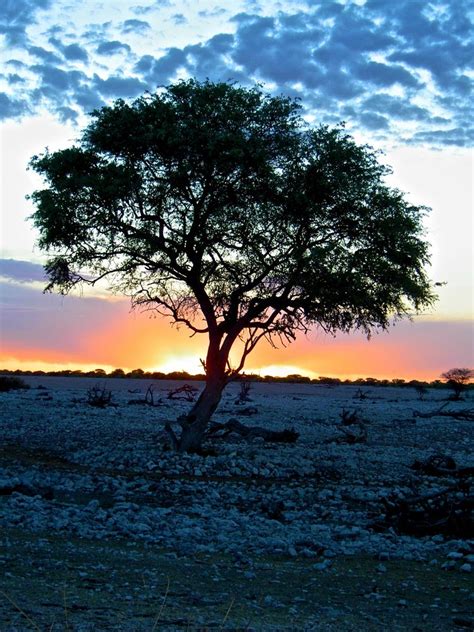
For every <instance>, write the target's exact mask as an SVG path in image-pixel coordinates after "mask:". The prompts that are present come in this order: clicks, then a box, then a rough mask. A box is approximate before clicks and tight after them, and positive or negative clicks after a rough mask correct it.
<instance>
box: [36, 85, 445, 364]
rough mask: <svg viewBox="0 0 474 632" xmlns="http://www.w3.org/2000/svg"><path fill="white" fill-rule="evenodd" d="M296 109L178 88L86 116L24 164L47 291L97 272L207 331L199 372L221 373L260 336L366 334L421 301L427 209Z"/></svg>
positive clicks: (227, 91) (425, 285)
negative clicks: (40, 181) (235, 348)
mask: <svg viewBox="0 0 474 632" xmlns="http://www.w3.org/2000/svg"><path fill="white" fill-rule="evenodd" d="M299 109H300V106H299V105H298V104H297V103H296V102H295V101H293V100H291V99H289V98H286V97H271V96H268V95H266V94H265V93H263V92H262V91H261V90H260V89H259V88H258V87H256V88H253V89H245V88H241V87H238V86H236V85H233V84H230V83H212V82H209V81H206V82H203V83H200V82H198V81H196V80H189V81H181V82H179V83H176V84H174V85H171V86H168V87H167V88H166V89H163V90H161V91H159V92H158V93H156V94H148V95H145V96H143V97H141V98H139V99H137V100H136V101H134V102H133V103H126V102H124V101H122V100H119V101H117V102H116V103H115V104H114V105H113V106H111V107H105V108H103V109H101V110H100V111H96V112H94V114H93V117H94V120H93V121H92V123H91V124H90V125H89V127H88V128H87V129H86V130H85V131H84V133H83V135H82V137H81V139H80V140H79V143H78V144H77V145H76V146H74V147H71V148H69V149H65V150H62V151H56V152H53V153H51V152H48V151H46V153H45V154H43V155H42V156H36V157H34V158H33V159H32V161H31V165H32V167H33V169H34V170H35V171H37V172H38V173H39V174H41V175H42V176H43V177H44V178H45V180H46V182H47V188H45V189H43V190H39V191H36V192H35V193H34V194H33V195H32V199H33V201H34V203H35V205H36V208H37V210H36V212H35V213H34V215H33V220H34V223H35V226H36V227H37V229H38V230H39V233H40V239H39V245H40V247H41V248H42V249H43V250H46V251H47V252H48V253H49V254H50V257H51V258H50V260H49V262H48V264H47V266H46V270H47V272H48V275H49V278H50V284H49V286H48V289H53V288H57V289H59V291H61V292H68V291H70V290H71V289H72V288H73V287H74V286H75V285H77V284H78V283H89V284H94V283H96V282H97V281H98V280H99V279H102V278H107V279H108V283H109V286H110V288H112V289H113V290H115V291H117V292H125V293H128V294H129V295H130V296H131V298H132V302H133V304H134V305H135V306H140V307H142V308H144V309H153V310H157V311H158V312H160V313H163V314H167V315H169V316H171V318H172V320H173V321H174V322H176V323H184V324H185V325H186V326H187V327H189V328H190V329H191V330H192V332H194V333H207V334H208V335H209V339H210V345H209V350H208V355H207V358H206V366H205V368H206V372H207V374H208V375H209V372H210V371H214V370H216V371H217V372H219V373H222V372H223V371H224V370H225V371H227V375H228V376H230V375H233V374H235V373H237V372H238V371H239V370H240V369H241V368H242V367H243V365H244V362H245V359H246V357H247V355H248V354H249V353H250V352H251V351H252V349H253V348H254V347H255V345H256V344H257V342H258V341H259V340H260V339H261V338H263V337H265V338H267V339H268V340H269V341H270V342H272V343H274V342H278V340H280V341H282V342H283V343H286V342H288V341H291V340H292V339H293V338H294V337H295V333H296V331H298V330H301V331H307V329H308V328H309V327H310V326H312V325H318V326H320V327H322V328H323V329H325V330H326V331H329V332H335V331H337V330H342V331H349V330H351V329H353V328H360V329H362V330H364V331H365V332H366V333H367V334H369V333H370V332H371V331H372V330H373V329H374V328H377V327H381V328H386V327H387V326H388V325H389V323H390V321H391V319H392V317H394V316H395V317H397V316H398V317H401V316H404V315H407V314H410V313H411V312H412V311H417V310H420V309H422V308H424V307H426V306H429V305H430V304H431V303H432V302H433V300H434V295H433V293H432V291H431V286H430V283H429V280H428V278H427V276H426V273H425V270H424V267H425V265H426V264H427V263H428V260H429V256H428V246H427V244H426V242H425V241H424V239H423V232H422V217H423V214H424V212H425V210H426V209H425V208H424V207H418V206H414V205H411V204H409V203H408V202H407V201H405V200H404V198H403V196H402V194H401V193H400V192H399V191H397V190H394V189H391V188H389V187H387V186H386V184H385V183H384V177H385V175H386V174H387V173H388V169H387V168H386V167H384V166H382V165H381V164H379V162H378V159H377V158H378V157H377V155H376V153H375V152H374V151H372V150H371V149H370V148H369V147H366V146H359V145H357V144H356V143H355V142H354V141H353V140H352V139H351V138H350V137H349V136H348V135H347V134H346V133H345V131H344V129H343V128H342V127H338V128H336V129H329V128H328V127H326V126H321V127H318V128H316V129H310V128H308V127H307V125H306V124H305V122H304V120H303V119H302V118H301V116H300V112H299ZM238 338H240V339H241V341H242V356H241V360H240V362H239V363H238V365H237V366H236V367H234V368H233V369H231V368H230V367H229V366H228V365H227V362H228V357H229V351H230V349H231V347H232V345H233V344H234V343H235V341H236V340H237V339H238ZM226 365H227V369H226V368H225V367H226Z"/></svg>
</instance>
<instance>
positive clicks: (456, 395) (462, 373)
mask: <svg viewBox="0 0 474 632" xmlns="http://www.w3.org/2000/svg"><path fill="white" fill-rule="evenodd" d="M441 377H442V378H443V379H444V380H446V382H447V384H448V386H449V387H450V388H451V389H452V390H453V399H456V400H457V399H461V395H462V393H463V391H464V390H465V389H466V387H467V385H468V384H469V383H470V382H471V381H472V380H474V369H467V368H459V369H449V371H446V372H445V373H442V374H441Z"/></svg>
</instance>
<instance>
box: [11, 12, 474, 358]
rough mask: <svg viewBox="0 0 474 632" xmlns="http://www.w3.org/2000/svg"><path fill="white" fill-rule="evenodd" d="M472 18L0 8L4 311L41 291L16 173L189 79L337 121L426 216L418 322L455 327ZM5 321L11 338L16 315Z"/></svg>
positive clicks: (467, 164)
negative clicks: (435, 288)
mask: <svg viewBox="0 0 474 632" xmlns="http://www.w3.org/2000/svg"><path fill="white" fill-rule="evenodd" d="M472 13H473V3H472V2H471V1H468V0H439V1H436V0H435V1H433V2H429V1H427V0H422V1H419V0H366V1H364V0H357V1H351V0H347V1H344V0H340V1H339V2H333V1H332V0H308V1H306V2H305V1H298V0H293V1H281V2H274V1H273V2H267V1H266V0H262V1H261V2H259V1H256V0H248V1H245V0H235V1H232V2H221V3H219V4H217V3H214V2H212V1H207V0H206V1H205V0H194V1H191V0H177V1H172V0H147V1H145V0H143V1H142V2H140V0H116V1H115V2H108V1H105V0H103V1H97V0H80V1H79V0H2V9H1V12H0V44H1V51H0V52H1V57H0V123H1V125H2V131H1V142H2V147H1V154H0V160H1V164H0V170H1V175H2V191H1V203H2V208H1V213H2V239H1V244H0V245H1V255H0V256H1V257H2V261H3V265H2V268H1V270H2V272H1V274H2V278H3V283H4V285H5V287H6V286H8V291H6V290H5V291H3V292H2V294H1V295H0V299H1V301H2V303H3V305H4V307H6V309H7V310H8V313H9V314H10V315H11V314H14V313H15V309H16V307H15V305H17V304H16V303H15V296H17V297H18V301H20V298H19V297H20V296H21V297H22V298H21V301H24V300H25V299H24V291H23V290H24V285H25V284H29V288H30V289H31V290H32V291H33V290H35V291H36V292H38V296H39V288H40V279H39V278H38V275H40V273H41V270H40V268H39V264H41V263H42V261H44V256H43V255H42V253H40V252H39V251H38V250H37V249H36V248H35V245H34V244H35V239H36V235H35V233H34V231H33V228H32V226H31V224H29V223H28V222H27V221H26V218H27V217H28V215H30V214H31V212H32V207H31V206H30V205H29V202H28V201H26V200H25V195H27V194H28V193H30V192H31V191H32V190H34V189H35V188H38V187H39V186H41V182H40V181H39V180H38V179H37V177H36V176H35V174H32V173H31V172H28V171H27V168H26V165H27V162H28V160H29V158H31V156H32V155H33V154H35V153H40V152H41V151H43V150H44V148H45V147H46V146H49V147H50V148H51V149H56V148H60V147H64V146H67V145H68V144H70V143H71V142H72V140H73V139H74V138H75V137H77V136H78V135H79V132H80V129H81V127H83V126H84V125H85V124H87V113H88V112H90V111H91V110H93V109H95V108H100V107H101V106H103V105H105V104H108V103H110V102H111V101H113V100H115V99H117V98H123V99H129V98H134V97H137V96H139V95H141V94H142V93H143V92H144V91H145V90H149V91H153V90H155V89H156V88H157V86H159V85H166V84H169V83H171V82H173V81H175V80H177V79H180V78H187V77H191V76H194V77H197V78H199V79H205V78H209V79H211V80H232V81H236V82H238V83H240V84H243V85H248V86H251V85H254V84H255V82H260V83H261V84H262V85H263V86H264V88H265V89H267V90H268V91H270V92H272V93H274V94H287V95H291V96H293V97H295V98H298V99H300V100H301V104H302V106H303V112H304V116H305V118H306V119H307V120H308V122H309V123H311V124H314V125H317V124H319V123H327V124H329V125H334V124H337V123H339V122H340V121H345V122H346V126H347V128H348V129H349V131H350V132H351V133H352V134H353V135H354V137H355V138H356V140H358V141H360V142H367V143H369V144H371V145H373V146H375V147H376V148H380V149H382V150H384V152H385V154H386V156H385V158H384V161H385V162H387V163H388V164H390V165H392V167H393V169H394V173H393V176H392V177H391V179H390V183H391V184H392V185H394V186H397V187H398V188H400V189H401V190H403V191H405V192H406V193H407V195H408V196H409V199H410V200H411V201H413V202H414V203H417V204H426V205H428V206H430V207H432V212H431V214H430V216H429V217H428V219H427V221H426V231H427V238H428V239H429V240H430V241H431V243H432V245H433V248H432V252H433V257H432V262H433V265H432V269H431V271H430V273H431V275H432V277H433V279H434V280H435V281H447V285H446V286H445V287H443V288H440V302H439V304H438V306H437V308H436V310H434V311H433V312H432V313H431V314H430V315H428V317H429V318H431V319H437V320H442V321H446V326H447V327H448V326H455V324H453V323H454V321H460V320H462V321H464V323H465V321H466V319H469V318H470V317H471V316H472V307H473V295H472V285H473V277H472V274H473V272H472V269H473V258H472V237H473V234H472V205H473V194H472V164H473V154H472V145H473V136H474V135H473V127H472V106H471V104H472V80H473V77H474V69H473V60H474V50H473V48H474V39H473V28H472ZM28 264H30V266H33V267H28ZM34 266H37V267H34ZM20 284H23V285H22V287H21V288H20ZM15 288H17V291H15ZM20 290H21V291H20ZM15 292H16V293H15ZM38 296H37V297H36V298H35V300H34V301H33V303H32V305H33V304H34V305H37V303H38V300H39V299H38ZM84 300H88V299H87V297H86V298H84ZM90 300H92V299H90ZM94 300H98V299H97V297H95V298H94ZM21 301H20V302H21ZM19 304H20V303H18V305H19ZM21 305H22V306H23V307H22V308H24V303H21ZM55 305H56V304H55ZM18 309H19V308H18ZM51 309H53V308H52V307H51ZM54 309H56V310H57V309H60V307H57V306H56V307H54ZM31 313H36V312H35V311H34V309H33V307H32V312H31ZM41 313H44V314H46V315H47V314H48V310H43V311H42V312H41ZM57 316H58V315H57V314H56V313H55V317H57ZM44 317H45V318H46V317H47V316H44ZM6 322H7V321H6V320H5V321H4V323H3V326H2V330H3V331H2V333H3V336H4V337H5V336H7V337H8V339H9V340H10V339H12V338H15V335H17V334H15V330H14V326H13V323H14V318H13V320H12V319H11V318H10V319H8V326H7V324H6ZM449 323H451V324H449ZM463 327H464V329H463V331H464V330H465V324H463ZM456 339H457V338H456ZM470 344H471V345H472V343H469V341H468V340H467V339H466V341H465V343H464V351H466V349H470V351H469V352H470V353H471V354H472V346H471V347H470ZM471 357H472V355H471ZM446 361H447V360H446ZM445 368H449V367H445Z"/></svg>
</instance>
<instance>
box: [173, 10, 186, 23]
mask: <svg viewBox="0 0 474 632" xmlns="http://www.w3.org/2000/svg"><path fill="white" fill-rule="evenodd" d="M172 20H173V22H174V24H176V26H182V25H183V24H187V23H188V20H187V19H186V18H185V17H184V15H183V14H182V13H175V14H174V15H173V17H172Z"/></svg>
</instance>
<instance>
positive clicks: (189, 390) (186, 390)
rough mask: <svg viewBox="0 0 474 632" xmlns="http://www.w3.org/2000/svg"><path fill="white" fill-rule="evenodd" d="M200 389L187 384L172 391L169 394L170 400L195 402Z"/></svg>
mask: <svg viewBox="0 0 474 632" xmlns="http://www.w3.org/2000/svg"><path fill="white" fill-rule="evenodd" d="M197 391H198V389H197V388H196V387H195V386H191V385H190V384H185V385H184V386H180V387H179V388H175V389H172V390H170V391H169V392H168V399H184V400H185V401H186V402H193V401H194V399H195V398H196V393H197Z"/></svg>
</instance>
